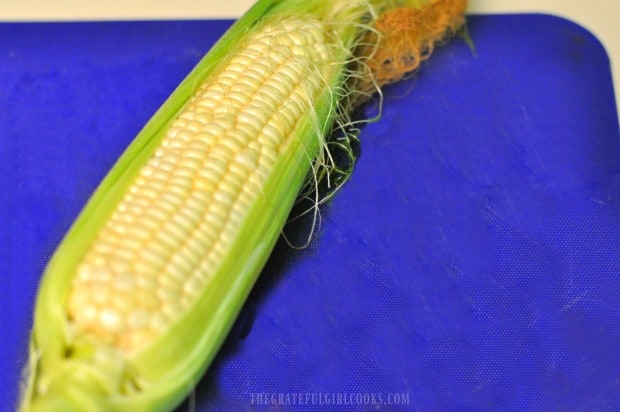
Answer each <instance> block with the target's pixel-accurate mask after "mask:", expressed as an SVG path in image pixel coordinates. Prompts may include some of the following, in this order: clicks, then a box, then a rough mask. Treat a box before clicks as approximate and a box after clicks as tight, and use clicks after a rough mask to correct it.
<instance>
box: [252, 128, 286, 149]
mask: <svg viewBox="0 0 620 412" xmlns="http://www.w3.org/2000/svg"><path fill="white" fill-rule="evenodd" d="M283 138H284V131H283V130H281V129H278V128H277V127H276V126H274V123H273V122H270V123H269V124H267V125H266V126H265V128H264V129H263V133H262V134H261V135H260V136H259V138H258V139H259V141H260V142H261V143H262V144H264V145H270V146H273V147H274V148H275V147H277V146H278V145H279V144H280V143H281V142H282V140H283Z"/></svg>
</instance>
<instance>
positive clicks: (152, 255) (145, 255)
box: [139, 245, 167, 267]
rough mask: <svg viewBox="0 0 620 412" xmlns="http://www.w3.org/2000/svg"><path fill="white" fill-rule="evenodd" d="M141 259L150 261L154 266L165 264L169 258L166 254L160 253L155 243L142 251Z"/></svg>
mask: <svg viewBox="0 0 620 412" xmlns="http://www.w3.org/2000/svg"><path fill="white" fill-rule="evenodd" d="M139 259H143V260H144V261H145V262H148V263H149V264H151V265H152V266H153V267H161V266H163V265H164V264H165V263H166V261H167V259H166V255H164V254H162V253H160V252H159V251H158V250H157V248H156V247H154V245H150V246H148V247H146V248H144V249H142V251H141V252H140V255H139Z"/></svg>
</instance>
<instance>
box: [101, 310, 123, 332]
mask: <svg viewBox="0 0 620 412" xmlns="http://www.w3.org/2000/svg"><path fill="white" fill-rule="evenodd" d="M99 322H100V323H101V325H102V326H103V327H104V328H105V329H107V330H109V331H111V332H120V331H121V330H123V328H124V326H125V325H124V322H123V319H122V318H121V316H120V315H119V314H118V312H117V311H116V310H114V309H112V308H109V307H104V308H102V309H101V311H100V312H99Z"/></svg>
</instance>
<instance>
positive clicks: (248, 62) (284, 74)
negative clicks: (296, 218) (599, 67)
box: [22, 0, 420, 411]
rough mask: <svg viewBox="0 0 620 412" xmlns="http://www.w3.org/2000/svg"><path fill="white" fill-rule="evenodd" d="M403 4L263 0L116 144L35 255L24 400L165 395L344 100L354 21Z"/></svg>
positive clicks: (361, 22) (229, 314)
mask: <svg viewBox="0 0 620 412" xmlns="http://www.w3.org/2000/svg"><path fill="white" fill-rule="evenodd" d="M403 5H404V6H410V7H411V6H419V5H420V2H419V1H415V0H411V1H405V0H403V1H393V0H392V1H389V0H372V1H361V0H360V1H356V0H337V1H333V2H322V1H318V0H317V1H312V0H304V1H300V0H261V1H259V2H258V3H257V4H256V5H255V6H254V7H253V8H252V9H251V10H250V11H249V12H248V13H246V15H245V16H244V17H242V18H241V19H240V20H239V21H238V22H237V23H235V24H234V25H233V26H232V27H231V29H230V30H229V31H228V32H227V33H226V34H225V36H224V37H223V38H222V39H221V40H220V41H219V42H218V43H217V44H216V45H215V46H214V48H213V49H212V50H211V51H210V52H209V54H207V56H205V58H204V59H203V60H201V62H200V63H199V64H198V65H197V67H196V68H195V69H194V70H193V71H192V72H191V73H190V75H189V76H188V77H187V78H186V79H185V80H184V81H183V82H182V83H181V85H180V86H179V87H178V88H177V90H176V91H175V92H174V93H173V94H172V95H171V97H170V98H169V99H168V100H167V101H166V102H165V103H164V105H163V106H162V107H161V108H160V110H159V111H158V112H157V113H156V114H155V115H154V117H153V118H152V119H151V120H150V121H149V122H148V124H147V125H146V126H145V127H144V129H143V130H142V131H141V132H140V134H139V135H138V136H137V137H136V139H135V140H134V141H133V142H132V143H131V145H130V146H129V147H128V148H127V150H126V151H125V153H124V154H123V155H122V156H121V158H120V159H119V160H118V162H117V163H116V165H115V166H114V168H113V169H112V170H111V171H110V173H109V174H108V175H107V177H106V178H105V179H104V181H103V182H102V183H101V185H100V186H99V188H98V189H97V190H96V192H95V193H94V194H93V196H92V197H91V199H90V200H89V202H88V204H87V205H86V207H85V208H84V210H83V211H82V213H81V214H80V216H79V218H78V219H77V220H76V222H75V223H74V225H73V226H72V228H71V229H70V231H69V233H68V234H67V235H66V237H65V239H64V240H63V242H62V244H61V245H60V247H59V248H58V250H57V251H56V253H55V254H54V256H53V258H52V260H51V261H50V263H49V264H48V267H47V268H46V272H45V274H44V277H43V280H42V283H41V286H40V290H39V295H38V298H37V305H36V309H35V316H34V328H33V335H32V350H31V353H32V364H31V368H32V371H31V376H30V380H29V382H28V387H27V390H26V393H25V395H24V400H23V404H22V409H23V410H37V411H44V410H46V411H47V410H59V411H60V410H62V411H65V410H66V411H69V410H88V411H121V410H131V411H152V410H169V409H171V408H173V407H174V406H175V405H178V403H179V402H180V401H181V400H182V399H183V398H184V397H185V396H186V395H187V393H188V392H189V391H190V390H191V389H192V388H193V387H194V385H195V384H196V383H197V381H198V380H199V379H200V376H201V375H202V374H203V373H204V370H205V369H206V368H207V366H208V364H209V363H210V361H211V359H212V358H213V357H214V356H215V353H216V352H217V350H218V348H219V346H220V344H221V343H222V341H223V339H224V338H225V336H226V334H227V333H228V330H229V328H230V326H231V325H232V323H233V321H234V319H235V317H236V316H237V313H238V311H239V309H240V308H241V306H242V304H243V302H244V300H245V298H246V297H247V295H248V293H249V291H250V289H251V287H252V286H253V284H254V281H255V280H256V277H257V276H258V274H259V273H260V271H261V269H262V267H263V265H264V263H265V261H266V259H267V257H268V256H269V254H270V252H271V250H272V248H273V245H274V244H275V242H276V240H277V238H278V236H279V234H280V231H281V229H282V227H283V225H284V223H285V221H286V219H287V216H288V214H289V212H290V210H291V207H292V205H293V202H294V200H295V198H296V196H297V193H298V192H299V190H300V188H301V187H302V185H303V183H304V180H305V179H306V176H307V174H308V172H309V170H310V169H311V167H312V164H313V162H314V161H315V159H316V158H317V157H318V156H319V155H320V153H321V149H322V145H323V140H324V138H325V136H326V135H327V134H328V133H329V132H330V130H331V127H332V125H333V123H334V121H336V120H338V117H339V116H341V115H342V113H344V112H347V111H348V110H349V109H350V107H348V106H347V103H346V101H347V100H346V99H345V100H344V102H345V103H342V102H343V100H342V98H343V97H344V94H345V93H346V86H347V83H346V82H347V76H348V74H349V70H350V62H351V60H352V56H351V51H352V50H354V49H355V46H356V44H355V43H356V41H358V40H359V39H360V38H361V35H362V34H363V30H362V27H365V25H367V24H368V23H369V22H371V21H372V20H373V19H374V18H376V16H377V15H378V14H379V13H380V12H383V11H384V10H385V9H389V8H391V7H394V6H403ZM349 92H351V91H349ZM343 105H344V106H343Z"/></svg>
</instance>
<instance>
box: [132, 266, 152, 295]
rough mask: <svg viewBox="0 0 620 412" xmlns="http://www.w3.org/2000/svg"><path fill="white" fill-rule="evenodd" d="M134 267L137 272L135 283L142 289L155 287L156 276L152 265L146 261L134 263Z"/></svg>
mask: <svg viewBox="0 0 620 412" xmlns="http://www.w3.org/2000/svg"><path fill="white" fill-rule="evenodd" d="M134 269H135V271H136V273H137V274H138V276H137V279H136V284H137V285H138V287H139V288H142V289H153V290H154V289H155V288H157V278H156V277H155V275H154V271H153V267H152V266H151V265H149V264H148V263H146V262H136V263H134Z"/></svg>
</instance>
